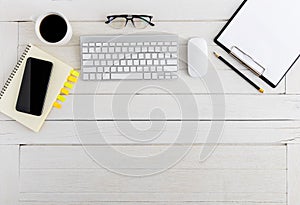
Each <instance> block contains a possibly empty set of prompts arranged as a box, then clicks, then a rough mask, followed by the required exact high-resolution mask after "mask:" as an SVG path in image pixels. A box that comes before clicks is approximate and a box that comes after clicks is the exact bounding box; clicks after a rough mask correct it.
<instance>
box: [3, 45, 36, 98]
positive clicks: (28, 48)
mask: <svg viewBox="0 0 300 205" xmlns="http://www.w3.org/2000/svg"><path fill="white" fill-rule="evenodd" d="M30 48H31V45H27V46H26V48H25V51H24V52H23V54H22V55H21V57H20V59H19V61H18V62H17V65H16V66H15V67H14V69H13V71H12V72H11V74H10V75H9V77H8V79H7V81H6V82H5V83H4V86H3V88H2V90H1V91H0V100H1V98H2V97H3V95H4V93H5V91H6V90H7V88H8V86H9V84H10V83H11V81H12V80H13V78H14V76H15V74H16V72H17V71H18V69H19V67H20V65H21V64H22V62H23V61H24V59H25V58H26V55H27V53H28V52H29V50H30Z"/></svg>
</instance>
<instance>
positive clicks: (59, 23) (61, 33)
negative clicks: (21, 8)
mask: <svg viewBox="0 0 300 205" xmlns="http://www.w3.org/2000/svg"><path fill="white" fill-rule="evenodd" d="M67 30H68V26H67V23H66V21H65V20H64V19H63V18H62V17H61V16H58V15H55V14H51V15H49V16H46V17H45V18H44V19H43V20H42V22H41V24H40V33H41V36H42V37H43V38H44V39H45V40H46V41H48V42H49V43H57V42H59V41H61V40H62V39H63V38H64V37H65V35H66V33H67Z"/></svg>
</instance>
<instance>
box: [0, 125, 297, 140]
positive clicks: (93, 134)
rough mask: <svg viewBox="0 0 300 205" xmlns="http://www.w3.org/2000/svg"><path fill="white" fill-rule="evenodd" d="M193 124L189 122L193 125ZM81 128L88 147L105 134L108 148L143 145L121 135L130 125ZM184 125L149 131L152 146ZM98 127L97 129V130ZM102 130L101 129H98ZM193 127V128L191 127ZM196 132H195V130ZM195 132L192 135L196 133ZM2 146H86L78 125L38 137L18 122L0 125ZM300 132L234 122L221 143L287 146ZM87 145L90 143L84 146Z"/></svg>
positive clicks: (46, 130)
mask: <svg viewBox="0 0 300 205" xmlns="http://www.w3.org/2000/svg"><path fill="white" fill-rule="evenodd" d="M190 123H192V122H188V123H187V125H188V124H190ZM150 124H151V122H130V125H132V126H134V127H137V128H149V125H150ZM79 125H80V126H83V127H85V128H86V129H85V130H84V131H82V134H81V135H82V136H81V137H83V140H85V141H86V139H89V141H88V142H89V143H88V144H92V145H93V144H103V143H100V142H99V135H100V134H101V135H102V136H103V137H104V138H105V139H106V143H105V144H104V145H107V144H113V145H120V144H121V145H130V144H139V143H138V142H136V141H132V140H129V139H128V138H127V137H125V136H124V135H123V134H121V133H120V132H119V131H118V127H119V126H121V127H126V126H128V122H118V126H116V124H115V122H105V121H104V122H97V124H96V125H95V124H94V122H80V123H79ZM181 125H182V123H181V122H166V124H165V127H164V129H162V130H157V129H149V130H147V131H145V133H147V134H148V135H150V136H155V135H156V133H157V131H161V132H162V134H161V135H160V137H159V138H157V139H155V140H153V141H151V144H170V143H173V142H174V139H176V137H177V136H178V129H179V128H180V126H181ZM197 125H198V131H197V136H196V137H195V139H194V140H195V141H194V144H199V143H201V144H203V143H206V142H207V140H206V136H207V135H208V133H209V131H210V126H211V123H210V122H198V124H197ZM95 126H97V128H95ZM98 127H99V129H98ZM190 127H192V126H190ZM193 129H195V128H193ZM193 129H192V130H191V132H193ZM0 130H1V131H0V144H4V145H5V144H45V145H46V144H59V145H61V144H65V145H68V144H79V145H81V144H82V143H83V142H82V140H81V139H80V138H79V137H78V134H77V129H76V124H75V123H74V122H65V121H62V122H57V121H55V122H53V121H48V122H46V123H45V125H44V127H43V128H42V130H41V132H39V133H34V132H32V131H30V130H28V129H27V128H25V127H23V126H22V125H20V124H18V123H17V122H12V121H2V122H1V123H0ZM299 132H300V128H299V121H295V122H290V121H274V122H272V121H268V122H262V121H249V122H248V121H233V122H225V125H224V129H223V133H222V135H221V138H220V139H219V140H220V141H219V143H221V144H266V143H271V144H281V143H286V141H290V140H291V139H294V138H296V137H297V136H298V134H299ZM186 143H190V139H189V138H187V139H186V141H185V140H182V141H180V142H176V144H186ZM84 144H86V143H84Z"/></svg>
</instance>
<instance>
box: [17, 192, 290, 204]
mask: <svg viewBox="0 0 300 205" xmlns="http://www.w3.org/2000/svg"><path fill="white" fill-rule="evenodd" d="M124 195H125V196H126V197H124ZM128 195H129V196H130V195H131V197H132V199H141V201H133V202H132V201H130V200H129V201H128V198H129V197H128ZM157 195H158V194H151V193H149V194H139V193H135V194H22V196H24V198H26V199H28V201H26V200H24V201H23V198H22V201H21V203H20V204H21V205H39V204H45V205H50V204H51V205H53V204H55V205H96V204H103V202H104V203H105V204H109V205H110V204H111V205H115V204H120V203H122V204H125V205H149V204H154V203H155V204H158V205H168V204H170V205H181V204H183V205H261V204H263V205H286V203H284V202H277V201H276V202H267V201H256V202H255V201H251V202H249V201H245V199H247V197H248V196H249V195H251V194H217V193H210V194H201V193H200V194H199V193H197V194H194V196H193V198H191V197H190V196H191V195H193V194H184V195H182V194H174V195H173V196H172V197H173V198H177V201H175V200H174V201H167V199H169V198H170V197H169V195H168V196H167V197H166V196H165V195H163V196H162V197H161V199H160V200H159V201H157V198H159V197H157ZM187 195H188V196H187ZM203 195H207V196H209V197H211V201H208V200H207V198H205V199H204V200H203V199H202V198H203ZM266 195H268V194H264V195H261V196H263V197H264V196H266ZM37 196H39V197H37ZM232 196H234V197H235V196H237V197H238V198H241V199H242V200H239V201H237V200H231V201H230V199H232V198H231V197H232ZM253 196H254V194H253ZM255 196H260V194H255ZM268 196H271V194H269V195H268ZM273 196H274V197H275V199H277V198H278V196H279V197H280V196H281V197H283V198H284V195H280V194H278V195H275V194H274V195H273ZM67 197H68V199H67ZM36 198H40V199H41V200H40V201H38V200H36ZM61 198H65V200H62V201H58V200H61ZM78 198H80V199H82V198H83V199H84V198H86V201H81V200H80V201H76V199H78ZM91 198H92V199H94V198H96V199H97V200H96V199H94V200H95V201H94V200H93V201H92V200H91ZM124 198H125V199H126V200H124ZM142 198H143V199H144V198H145V199H149V200H147V202H145V201H143V199H142ZM195 198H196V199H195ZM265 198H266V197H265ZM33 199H34V201H33ZM49 199H50V200H49ZM112 199H115V200H118V201H112ZM186 199H188V200H190V201H188V200H186ZM214 199H215V200H214ZM71 200H72V201H71ZM185 200H186V201H185ZM217 200H219V201H217ZM225 200H226V201H225ZM49 201H53V202H49ZM87 201H88V202H87ZM272 201H275V200H274V198H273V199H272ZM282 201H283V200H282Z"/></svg>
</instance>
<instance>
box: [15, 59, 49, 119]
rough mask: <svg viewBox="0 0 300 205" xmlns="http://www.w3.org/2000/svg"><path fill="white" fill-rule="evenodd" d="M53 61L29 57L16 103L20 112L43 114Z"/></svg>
mask: <svg viewBox="0 0 300 205" xmlns="http://www.w3.org/2000/svg"><path fill="white" fill-rule="evenodd" d="M52 67H53V63H51V62H49V61H45V60H41V59H37V58H32V57H30V58H28V59H27V61H26V65H25V70H24V73H23V79H22V83H21V87H20V91H19V96H18V100H17V104H16V110H17V111H19V112H23V113H27V114H31V115H36V116H41V115H42V112H43V107H44V103H45V99H46V94H47V90H48V84H49V80H50V77H51V72H52Z"/></svg>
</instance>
